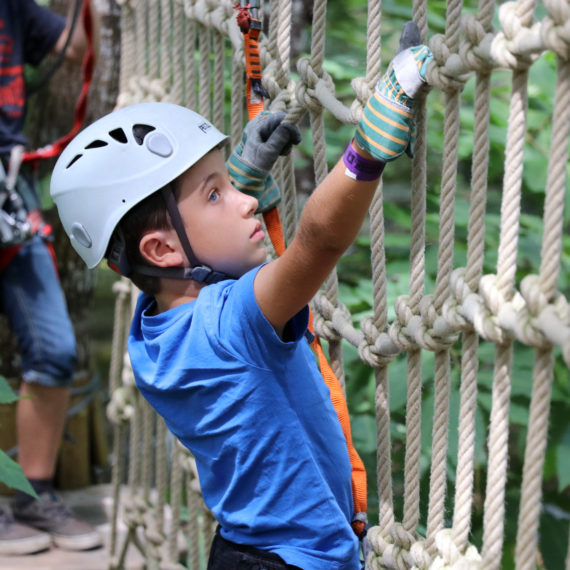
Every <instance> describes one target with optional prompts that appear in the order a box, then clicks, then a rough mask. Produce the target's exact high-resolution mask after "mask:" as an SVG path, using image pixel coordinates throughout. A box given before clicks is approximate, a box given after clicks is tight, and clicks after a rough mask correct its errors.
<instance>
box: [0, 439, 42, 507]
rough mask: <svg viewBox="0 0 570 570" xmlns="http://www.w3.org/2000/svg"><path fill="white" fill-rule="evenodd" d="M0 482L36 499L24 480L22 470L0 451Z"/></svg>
mask: <svg viewBox="0 0 570 570" xmlns="http://www.w3.org/2000/svg"><path fill="white" fill-rule="evenodd" d="M0 482H2V483H4V484H6V485H7V486H8V487H11V488H12V489H18V490H19V491H23V492H24V493H28V495H31V496H32V497H34V498H36V499H38V498H39V497H38V496H37V494H36V492H35V491H34V489H33V488H32V486H31V485H30V482H29V481H28V480H27V479H26V476H25V475H24V472H23V471H22V468H21V467H20V466H19V465H18V464H17V463H16V462H15V461H14V460H13V459H11V458H10V457H8V455H6V453H4V452H3V451H2V450H1V449H0Z"/></svg>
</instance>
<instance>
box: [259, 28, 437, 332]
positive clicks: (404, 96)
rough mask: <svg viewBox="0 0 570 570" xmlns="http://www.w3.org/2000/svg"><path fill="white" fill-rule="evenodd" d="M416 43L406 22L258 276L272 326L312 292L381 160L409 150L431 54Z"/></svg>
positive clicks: (353, 232) (356, 218) (366, 198)
mask: <svg viewBox="0 0 570 570" xmlns="http://www.w3.org/2000/svg"><path fill="white" fill-rule="evenodd" d="M418 44H419V31H418V30H417V27H416V26H415V24H411V26H410V24H408V25H406V27H405V28H404V32H403V34H402V39H401V43H400V46H401V50H402V51H400V52H399V53H398V55H397V56H396V57H395V58H394V60H392V62H391V64H390V66H389V67H388V70H387V71H386V73H385V75H384V76H383V78H382V79H381V80H380V81H379V82H378V84H377V86H376V90H375V93H374V94H373V95H372V97H371V98H370V100H369V101H368V103H367V105H366V108H365V110H364V112H363V115H362V118H361V120H360V123H359V125H358V127H357V130H356V133H355V138H354V139H353V140H352V141H351V143H350V144H349V146H348V148H347V151H346V152H345V154H344V156H343V158H342V159H341V160H339V162H338V163H337V164H336V166H335V167H334V168H333V170H332V171H331V172H330V173H329V175H328V176H327V177H326V178H325V180H323V182H322V183H321V184H320V185H319V187H318V188H317V189H316V190H315V192H314V193H313V194H312V196H311V198H310V199H309V200H308V202H307V204H306V205H305V208H304V210H303V214H302V216H301V220H300V223H299V227H298V230H297V233H296V235H295V238H294V239H293V241H292V242H291V244H290V245H289V247H288V248H287V250H286V251H285V253H284V254H283V255H282V256H281V257H280V258H279V259H277V260H275V261H274V262H272V263H269V264H267V265H265V266H263V267H262V268H261V269H260V271H259V273H258V275H257V276H256V279H255V282H254V291H255V296H256V299H257V301H258V303H259V306H260V308H261V310H262V311H263V313H264V315H265V316H266V318H267V319H268V320H269V322H270V323H271V324H272V325H273V326H274V327H275V329H276V330H277V331H278V332H281V330H282V327H283V326H284V325H285V324H286V323H287V322H288V321H289V320H290V319H291V318H292V317H293V316H294V315H295V314H296V313H297V312H298V311H299V310H301V308H302V307H304V306H305V305H306V304H307V303H308V302H309V301H310V300H311V299H312V297H313V296H314V295H315V293H316V292H317V291H318V289H319V287H320V286H321V284H322V283H323V282H324V280H325V279H326V277H327V275H328V274H329V273H330V272H331V271H332V269H333V268H334V266H335V264H336V263H337V261H338V259H339V258H340V256H341V255H342V254H343V253H344V252H345V251H346V249H347V248H348V247H349V246H350V244H351V243H352V242H353V241H354V239H355V238H356V236H357V234H358V231H359V229H360V226H361V224H362V222H363V220H364V218H365V216H366V213H367V211H368V208H369V206H370V203H371V201H372V198H373V196H374V192H375V189H376V187H377V185H378V178H379V177H380V175H381V173H382V170H383V168H384V164H385V163H386V162H389V161H391V160H394V159H396V158H397V157H398V156H400V155H401V154H403V153H404V152H407V153H408V154H410V155H411V153H412V148H411V147H412V145H413V129H414V123H413V114H412V106H413V98H414V96H415V94H416V93H417V91H418V90H419V88H420V87H421V86H422V84H423V83H424V82H425V73H426V68H427V64H428V63H429V61H430V60H431V58H432V55H431V52H430V51H429V49H428V48H427V47H425V46H422V45H418ZM408 46H415V47H408Z"/></svg>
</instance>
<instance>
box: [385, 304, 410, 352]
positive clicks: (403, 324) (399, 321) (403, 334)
mask: <svg viewBox="0 0 570 570" xmlns="http://www.w3.org/2000/svg"><path fill="white" fill-rule="evenodd" d="M409 302H410V297H409V295H400V296H399V297H398V298H397V299H396V302H395V303H394V308H395V310H396V319H395V320H394V322H393V323H392V324H391V325H390V328H389V329H388V334H389V335H390V338H391V339H392V340H393V341H394V343H395V344H397V345H398V346H400V347H402V349H403V350H411V349H413V348H416V347H417V343H416V342H415V339H414V338H413V337H410V336H409V335H408V332H407V327H408V323H409V322H410V320H411V319H412V317H413V316H414V313H413V311H412V309H411V308H410V305H409Z"/></svg>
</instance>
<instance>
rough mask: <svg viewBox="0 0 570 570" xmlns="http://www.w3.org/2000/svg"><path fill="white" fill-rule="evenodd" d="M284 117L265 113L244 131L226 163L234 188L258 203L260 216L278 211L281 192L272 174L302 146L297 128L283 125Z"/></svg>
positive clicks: (252, 121)
mask: <svg viewBox="0 0 570 570" xmlns="http://www.w3.org/2000/svg"><path fill="white" fill-rule="evenodd" d="M284 118H285V113H269V112H267V111H263V112H262V113H260V114H259V115H258V116H257V117H255V119H252V120H251V121H250V122H249V123H248V124H247V125H246V126H245V129H244V131H243V135H242V139H241V142H240V143H239V145H238V146H237V147H236V149H235V150H234V151H233V152H232V154H231V155H230V158H229V160H228V162H227V167H228V171H229V173H230V178H231V180H232V183H233V185H234V186H235V187H236V188H237V189H238V190H240V191H241V192H244V193H246V194H249V195H250V196H254V197H255V198H257V200H258V202H259V207H258V209H257V211H258V212H266V211H268V210H270V209H271V208H273V207H275V206H276V205H277V204H278V203H279V200H280V199H281V197H280V192H279V188H278V187H277V184H276V183H275V181H274V180H273V177H272V176H271V174H270V171H271V169H272V168H273V165H274V164H275V162H276V161H277V159H278V158H279V157H280V156H286V155H287V154H289V153H290V152H291V148H292V147H293V145H294V144H299V142H301V133H300V132H299V129H298V128H297V126H295V125H292V124H291V123H284V122H283V119H284Z"/></svg>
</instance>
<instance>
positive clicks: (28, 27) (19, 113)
mask: <svg viewBox="0 0 570 570" xmlns="http://www.w3.org/2000/svg"><path fill="white" fill-rule="evenodd" d="M64 28H65V19H64V18H62V17H61V16H59V15H57V14H54V13H53V12H50V11H49V10H47V9H46V8H43V7H42V6H38V5H37V4H36V3H35V2H34V1H33V0H1V1H0V154H4V153H8V152H10V149H11V148H12V147H13V146H14V145H16V144H26V137H25V136H24V135H23V134H22V129H23V126H24V118H25V111H26V88H25V84H24V64H26V63H28V64H30V65H38V64H39V63H40V62H41V60H42V59H43V58H44V57H45V56H46V55H47V54H48V53H49V52H50V50H51V49H52V48H53V47H54V45H55V43H56V42H57V40H58V38H59V36H60V35H61V33H62V32H63V30H64Z"/></svg>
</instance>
